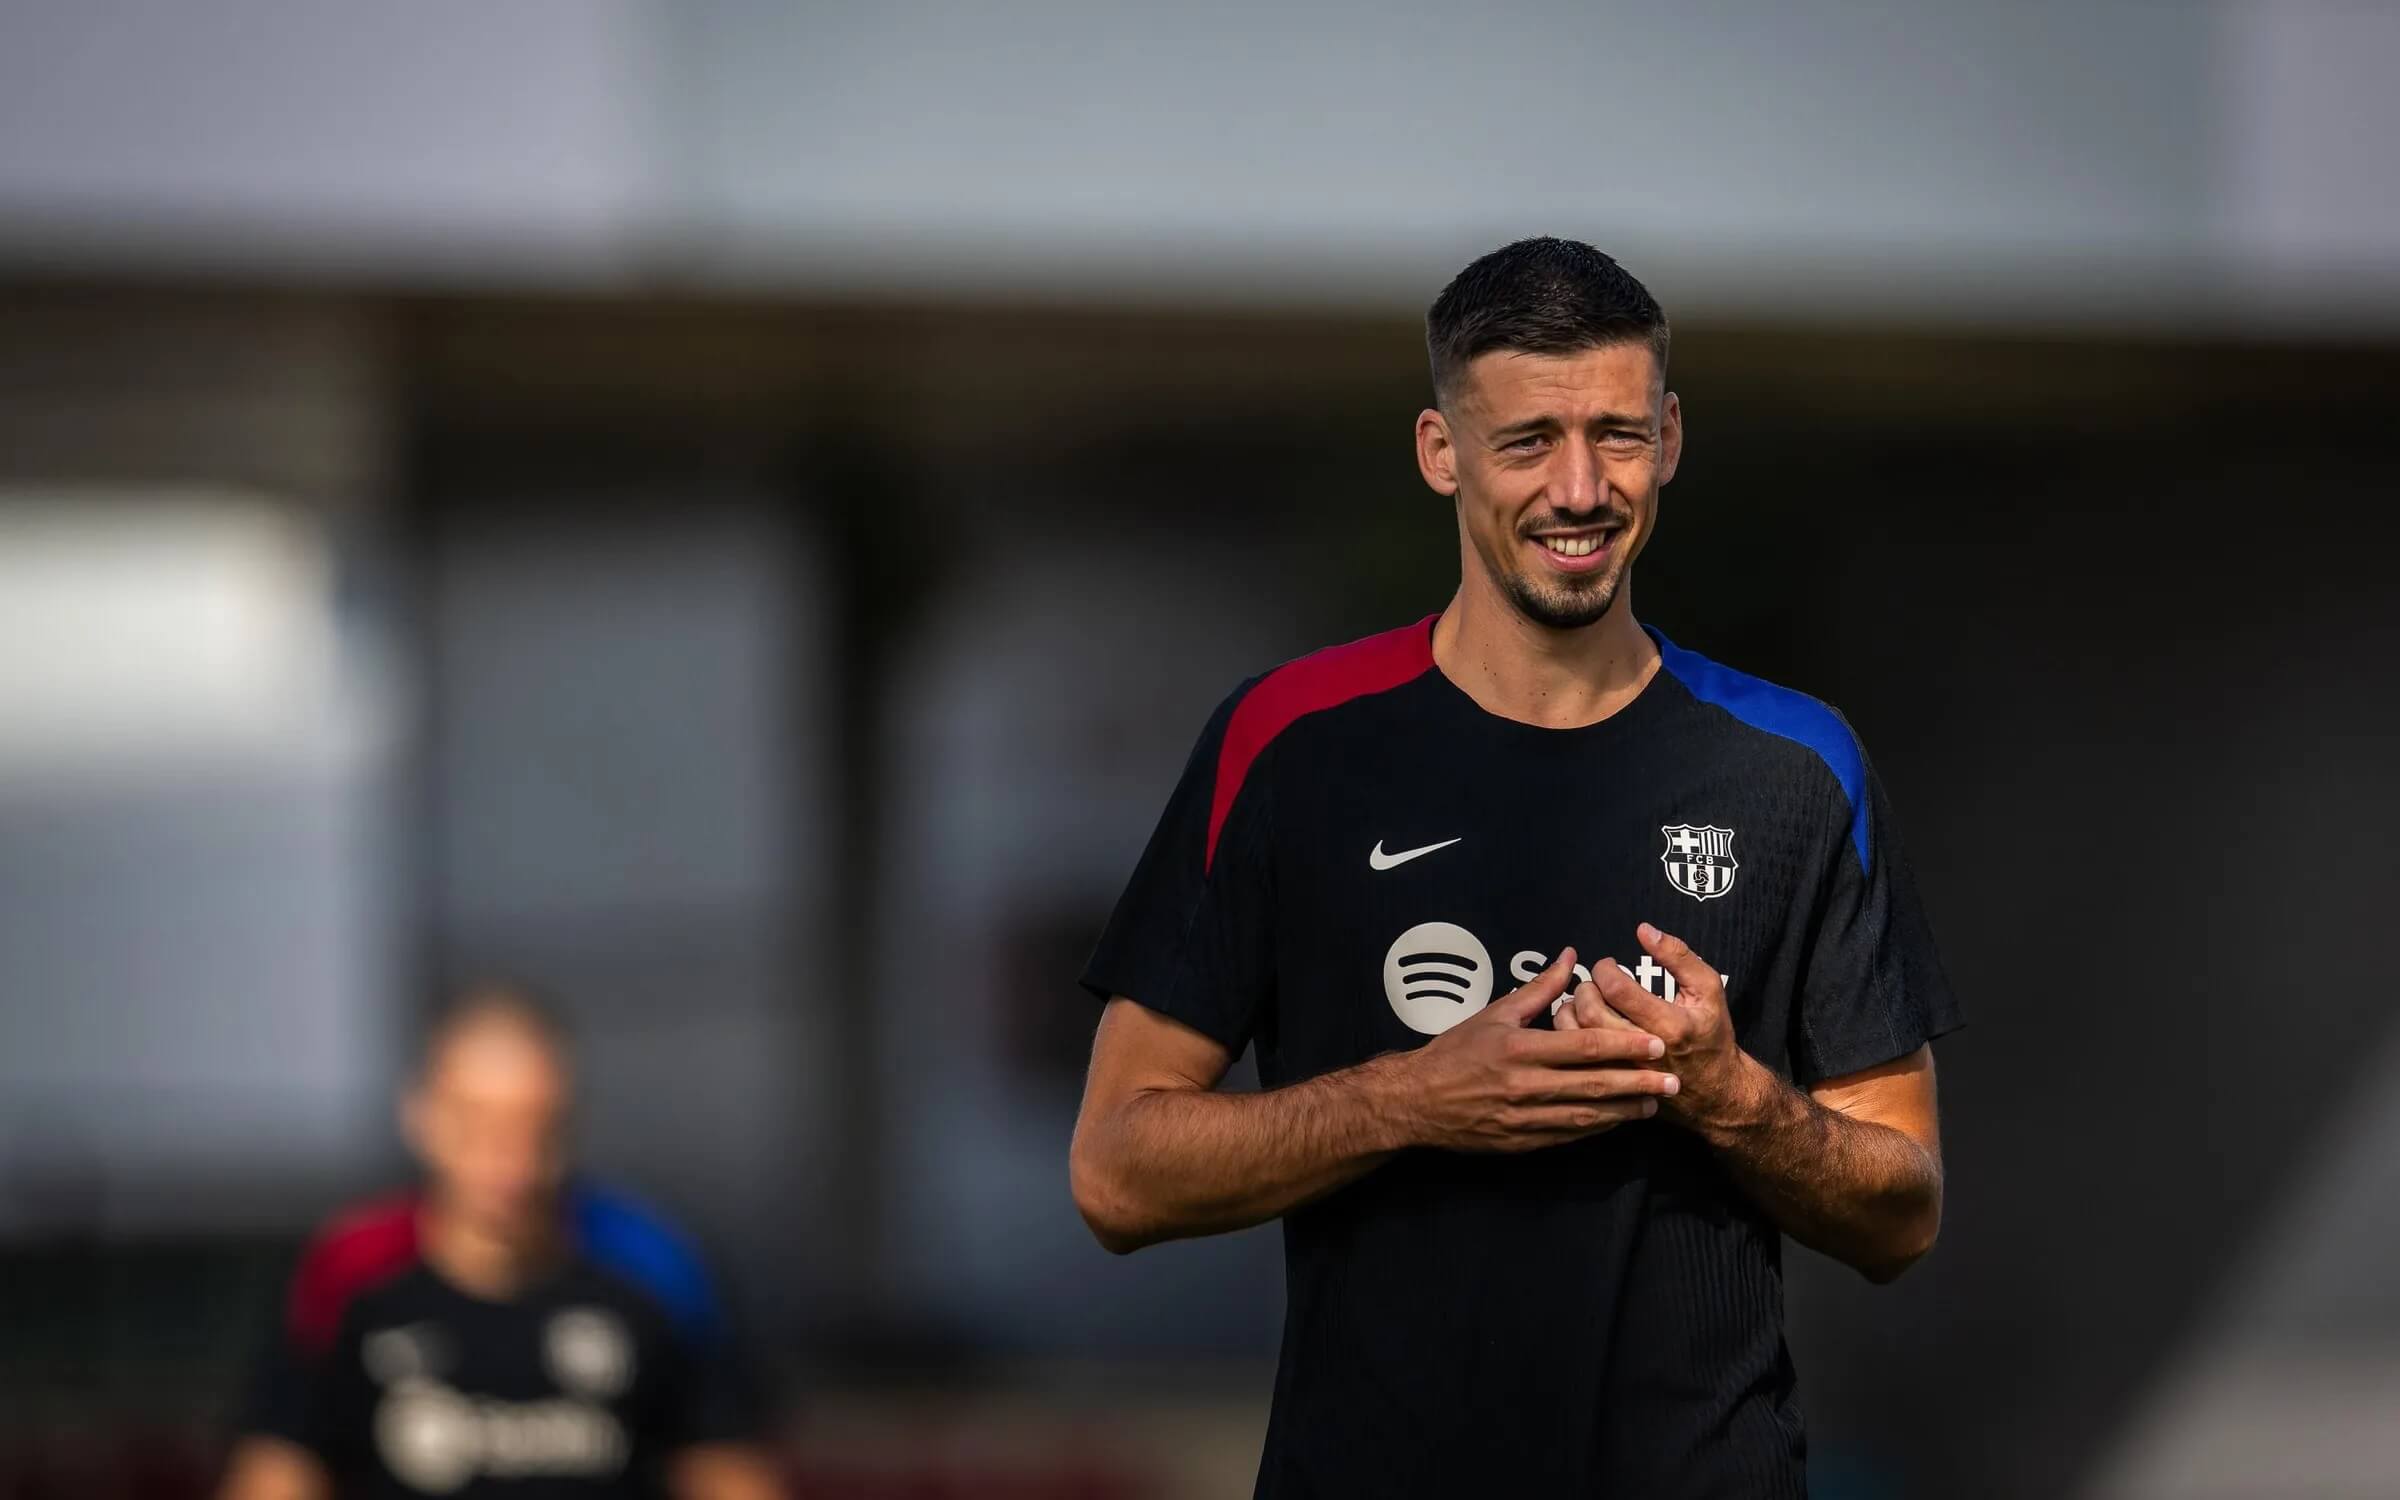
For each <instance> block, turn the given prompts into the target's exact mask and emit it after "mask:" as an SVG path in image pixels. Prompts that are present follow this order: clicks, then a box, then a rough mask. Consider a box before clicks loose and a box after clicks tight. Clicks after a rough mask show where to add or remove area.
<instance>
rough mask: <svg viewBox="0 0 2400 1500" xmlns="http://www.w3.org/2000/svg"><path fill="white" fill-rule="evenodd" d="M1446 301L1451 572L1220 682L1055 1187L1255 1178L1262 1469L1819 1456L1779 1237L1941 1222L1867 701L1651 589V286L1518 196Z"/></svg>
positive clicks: (1124, 908)
mask: <svg viewBox="0 0 2400 1500" xmlns="http://www.w3.org/2000/svg"><path fill="white" fill-rule="evenodd" d="M1427 343H1428V347H1429V352H1430V355H1431V362H1432V373H1433V385H1434V396H1435V402H1434V405H1433V406H1432V407H1431V408H1429V409H1428V410H1426V411H1424V412H1422V413H1420V414H1419V416H1418V418H1417V432H1416V437H1417V457H1418V461H1419V467H1420V470H1421V472H1422V473H1423V475H1424V478H1425V480H1426V482H1427V483H1428V484H1429V485H1430V486H1431V487H1432V488H1433V489H1434V490H1435V491H1436V492H1437V493H1439V494H1441V495H1444V496H1447V497H1449V498H1450V499H1451V501H1452V502H1453V513H1454V519H1455V523H1456V526H1457V532H1458V539H1459V555H1460V567H1461V577H1460V583H1459V588H1458V591H1457V593H1456V595H1455V596H1454V597H1453V598H1452V599H1451V601H1450V603H1449V605H1448V607H1447V608H1446V609H1445V610H1443V612H1442V613H1440V614H1439V615H1437V616H1432V617H1429V618H1427V619H1425V620H1423V621H1420V622H1419V623H1417V624H1414V625H1410V626H1406V627H1404V628H1402V629H1399V630H1395V631H1392V632H1389V633H1387V634H1385V635H1380V636H1375V637H1371V638H1369V639H1367V640H1363V641H1359V642H1355V643H1353V644H1351V645H1347V646H1341V647H1335V648H1332V649H1329V650H1326V651H1322V652H1319V653H1317V654H1315V655H1313V656H1308V657H1304V658H1302V659H1300V660H1298V661H1296V662H1292V663H1289V664H1287V665H1285V666H1283V667H1280V668H1278V669H1276V670H1274V671H1271V672H1268V673H1266V674H1265V675H1264V676H1262V677H1259V678H1254V679H1252V680H1251V681H1250V682H1247V683H1245V684H1243V685H1242V686H1241V687H1240V688H1238V689H1237V690H1236V691H1235V692H1234V693H1233V695H1232V696H1231V697H1230V698H1228V699H1227V700H1226V701H1225V703H1224V704H1223V705H1222V706H1221V707H1220V708H1219V709H1218V710H1217V712H1216V714H1215V715H1214V717H1213V718H1212V719H1211V721H1210V722H1209V724H1208V726H1207V728H1206V730H1205V731H1204V732H1203V734H1202V736H1201V739H1200V743H1199V746H1198V748H1197V749H1196V750H1195V751H1194V753H1193V755H1192V758H1191V761H1190V764H1189V766H1188V767H1187V768H1186V771H1185V773H1184V778H1183V781H1182V783H1181V785H1179V786H1178V787H1177V788H1176V790H1175V793H1174V795H1173V797H1172V799H1171V800H1170V801H1169V803H1168V806H1167V810H1166V812H1165V815H1164V816H1163V817H1162V819H1161V820H1160V823H1159V825H1158V828H1157V831H1156V833H1155V834H1154V835H1153V837H1152V839H1151V842H1150V844H1149V847H1148V849H1147V850H1146V851H1145V853H1144V854H1143V856H1142V858H1141V861H1140V864H1139V866H1138V867H1137V869H1136V870H1135V872H1134V875H1133V878H1132V881H1131V883H1130V885H1129V886H1128V888H1127V890H1126V892H1125V894H1124V896H1123V898H1122V900H1121V901H1120V903H1119V905H1118V907H1117V910H1116V913H1115V915H1114V916H1113V917H1112V919H1111V920H1110V923H1109V926H1108V928H1107V931H1106V933H1105V935H1104V936H1103V937H1102V939H1101V941H1100V944H1099V948H1098V950H1097V952H1096V953H1095V954H1094V956H1093V958H1092V960H1091V964H1090V967H1089V969H1088V970H1087V972H1086V974H1085V976H1084V983H1085V985H1086V987H1088V988H1089V989H1090V990H1092V991H1093V993H1094V994H1095V995H1097V996H1099V997H1101V998H1103V999H1105V1000H1106V1001H1107V1006H1106V1009H1105V1010H1104V1011H1103V1013H1102V1016H1101V1020H1100V1025H1099V1031H1098V1035H1097V1037H1096V1039H1095V1041H1094V1044H1093V1052H1092V1063H1091V1070H1090V1074H1089V1077H1088V1080H1087V1083H1086V1090H1085V1097H1084V1104H1083V1111H1082V1115H1081V1118H1080V1120H1079V1121H1078V1124H1077V1127H1076V1132H1075V1139H1074V1145H1073V1148H1072V1161H1071V1167H1072V1172H1071V1175H1072V1179H1073V1184H1074V1191H1075V1196H1076V1200H1077V1203H1078V1206H1079V1207H1080V1208H1081V1209H1082V1211H1083V1214H1084V1217H1085V1218H1086V1220H1087V1221H1088V1222H1089V1223H1090V1225H1091V1227H1092V1229H1093V1231H1094V1233H1095V1234H1096V1235H1097V1236H1098V1238H1099V1239H1100V1241H1101V1243H1102V1244H1104V1245H1105V1246H1107V1247H1108V1248H1110V1249H1113V1250H1117V1251H1127V1250H1132V1249H1135V1248H1137V1247H1140V1246H1143V1245H1147V1244H1151V1243H1154V1242H1156V1241H1160V1240H1167V1239H1173V1238H1177V1237H1180V1236H1188V1235H1200V1234H1214V1233H1221V1232H1224V1231H1227V1230H1234V1229H1240V1228H1244V1227H1246V1226H1249V1225H1253V1224H1257V1223H1260V1222H1262V1221H1265V1220H1267V1219H1271V1218H1276V1217H1281V1218H1282V1219H1283V1221H1284V1249H1285V1275H1286V1282H1287V1299H1286V1313H1285V1324H1284V1338H1283V1347H1282V1355H1281V1361H1280V1367H1279V1369H1278V1373H1277V1376H1276V1383H1275V1395H1274V1405H1273V1412H1272V1416H1271V1418H1270V1421H1269V1427H1268V1432H1267V1436H1266V1444H1265V1452H1264V1455H1263V1458H1262V1461H1261V1467H1260V1472H1259V1479H1258V1485H1257V1493H1258V1494H1260V1495H1262V1496H1276V1497H1285V1496H1301V1495H1308V1496H1349V1495H1373V1496H1377V1497H1387V1500H1388V1497H1400V1496H1420V1495H1421V1496H1428V1497H1431V1496H1441V1497H1445V1500H1448V1497H1454V1496H1459V1495H1520V1494H1555V1495H1642V1496H1651V1497H1680V1496H1727V1497H1732V1496H1739V1497H1745V1500H1763V1497H1775V1496H1793V1497H1797V1496H1801V1495H1804V1494H1805V1493H1806V1474H1805V1463H1804V1455H1805V1441H1804V1435H1803V1427H1802V1422H1801V1414H1800V1408H1799V1404H1798V1400H1797V1396H1796V1388H1795V1387H1796V1382H1795V1377H1794V1374H1793V1368H1792V1362H1791V1359H1790V1356H1789V1354H1788V1352H1787V1350H1786V1347H1785V1343H1784V1336H1783V1305H1782V1270H1781V1256H1782V1241H1781V1236H1782V1235H1784V1234H1788V1235H1790V1236H1792V1237H1793V1238H1795V1239H1798V1240H1799V1241H1801V1242H1802V1243H1804V1244H1807V1245H1810V1246H1812V1247H1814V1248H1816V1249H1818V1250H1821V1251H1823V1252H1825V1253H1827V1254H1829V1255H1832V1256H1834V1257H1836V1258H1838V1259H1840V1260H1842V1261H1844V1262H1847V1263H1848V1264H1850V1265H1852V1266H1854V1267H1856V1268H1857V1269H1858V1270H1859V1271H1861V1272H1862V1273H1864V1274H1865V1275H1866V1276H1868V1277H1869V1278H1871V1279H1874V1280H1877V1281H1884V1280H1888V1279H1890V1278H1891V1277H1894V1276H1897V1275H1898V1274H1899V1273H1900V1272H1901V1271H1902V1270H1903V1269H1905V1268H1906V1267H1907V1266H1908V1265H1909V1264H1910V1263H1911V1262H1913V1261H1914V1260H1916V1259H1917V1258H1918V1257H1919V1256H1921V1255H1923V1254H1924V1253H1925V1252H1926V1250H1927V1249H1929V1248H1930V1247H1931V1245H1932V1244H1933V1241H1934V1237H1935V1234H1936V1231H1937V1229H1938V1226H1939V1223H1940V1217H1941V1199H1942V1170H1941V1156H1940V1145H1939V1138H1938V1133H1937V1129H1936V1117H1935V1103H1934V1075H1933V1061H1932V1054H1931V1049H1930V1047H1929V1046H1928V1043H1930V1042H1931V1040H1932V1039H1933V1038H1935V1037H1936V1036H1938V1035H1940V1034H1942V1033H1943V1032H1945V1031H1947V1030H1949V1029H1951V1028H1952V1027H1954V1026H1955V1025H1957V1024H1958V1010H1957V1006H1956V1003H1955V1001H1954V1000H1953V998H1952V995H1951V993H1950V990H1949V987H1948V985H1947V982H1946V981H1945V979H1944V977H1943V974H1942V971H1941V967H1940V964H1939V962H1938V961H1937V958H1936V955H1935V952H1934V949H1933V942H1932V938H1931V935H1930V933H1929V930H1928V927H1927V923H1926V920H1925V917H1924V914H1923V912H1922V910H1921V908H1920V905H1919V902H1918V898H1917V893H1916V891H1915V888H1914V884H1913V881H1912V879H1911V877H1910V875H1909V873H1908V869H1907V866H1906V864H1905V863H1904V861H1903V860H1902V858H1901V856H1900V851H1899V848H1898V846H1897V844H1896V842H1895V840H1894V837H1893V832H1892V817H1891V811H1890V809H1889V807H1888V806H1887V805H1886V802H1885V799H1884V796H1883V793H1882V790H1881V787H1880V784H1879V783H1878V781H1877V779H1876V777H1875V776H1874V774H1873V772H1872V771H1871V770H1870V768H1869V767H1868V765H1867V762H1866V759H1865V756H1864V754H1863V753H1862V751H1861V750H1860V748H1859V745H1858V742H1857V740H1856V739H1855V737H1854V736H1853V735H1852V733H1851V731H1850V728H1849V725H1848V723H1847V722H1846V721H1844V720H1843V719H1842V718H1841V717H1840V716H1839V715H1837V714H1836V713H1834V711H1833V710H1831V709H1829V708H1827V707H1826V706H1825V705H1824V704H1822V703H1819V702H1817V701H1816V700H1814V699H1812V698H1808V697H1805V696H1804V695H1802V694H1799V693H1796V692H1793V691H1790V690H1788V689H1784V688H1780V687H1776V686H1774V685H1772V684H1769V683H1766V682H1763V681H1760V680H1759V679H1756V678H1753V677H1749V676H1746V675H1744V674H1742V673H1739V672H1736V671H1733V670H1732V669H1730V668H1727V667H1724V666H1720V665H1718V664H1717V663H1715V662H1712V661H1709V660H1708V659H1706V658H1704V657H1701V656H1699V655H1696V654H1694V653H1692V652H1689V651H1685V650H1682V649H1680V648H1679V647H1677V646H1676V645H1675V644H1674V643H1672V642H1671V641H1669V640H1668V639H1667V638H1666V637H1665V636H1663V635H1661V634H1659V633H1658V632H1656V631H1655V630H1646V629H1645V628H1644V627H1643V626H1641V625H1640V624H1638V623H1637V622H1636V620H1635V618H1634V615H1633V599H1632V572H1633V563H1634V560H1635V559H1636V557H1638V556H1639V555H1640V553H1641V551H1642V548H1643V547H1644V546H1645V545H1646V544H1647V543H1648V542H1649V540H1650V537H1651V533H1652V532H1653V531H1654V530H1655V529H1656V526H1657V523H1658V519H1659V495H1660V490H1661V488H1662V487H1663V486H1664V485H1665V484H1666V483H1667V481H1668V480H1670V479H1671V478H1672V477H1673V476H1674V473H1675V468H1676V464H1677V462H1678V460H1679V458H1680V455H1681V452H1682V448H1683V421H1682V412H1681V408H1680V404H1679V402H1678V401H1677V399H1676V397H1675V395H1674V394H1673V393H1672V392H1671V391H1669V390H1668V389H1667V385H1666V374H1667V347H1668V332H1667V322H1666V317H1665V315H1664V313H1663V312H1662V311H1661V309H1660V307H1659V305H1658V303H1657V302H1656V300H1655V299H1653V298H1652V297H1651V295H1650V293H1649V292H1648V291H1647V290H1646V289H1645V288H1644V287H1643V286H1642V285H1641V283H1640V282H1638V281H1637V280H1635V279H1634V278H1633V277H1632V276H1631V275H1629V274H1628V273H1626V272H1625V271H1624V270H1623V269H1622V268H1621V267H1620V266H1618V265H1617V263H1616V262H1615V261H1613V260H1611V259H1610V258H1609V257H1607V256H1605V255H1603V254H1601V253H1600V252H1598V251H1597V250H1594V249H1592V248H1591V247H1590V246H1588V245H1583V244H1579V243H1575V242H1572V241H1562V240H1529V241H1523V242H1520V243H1517V244H1514V245H1511V246H1508V247H1506V248H1504V249H1502V250H1499V251H1496V252H1494V253H1493V254H1491V255H1489V256H1486V257H1484V258H1483V259H1481V260H1478V261H1477V262H1475V263H1474V264H1473V265H1471V266H1469V267H1467V268H1466V269H1465V270H1464V271H1462V272H1461V273H1460V274H1459V275H1458V276H1457V278H1456V279H1454V280H1453V281H1452V282H1451V284H1450V285H1449V286H1448V287H1447V288H1446V289H1445V290H1444V291H1443V292H1442V294H1441V295H1440V297H1439V298H1438V299H1436V301H1435V302H1434V304H1433V306H1432V308H1431V310H1430V312H1429V314H1428V317H1427ZM1362 524H1377V523H1374V522H1371V521H1367V520H1365V519H1364V518H1362ZM1667 928H1674V929H1676V930H1677V931H1678V932H1679V933H1680V936H1678V935H1670V933H1669V932H1668V931H1666V930H1664V929H1667ZM1579 944H1581V945H1588V946H1584V947H1582V948H1581V951H1583V952H1590V953H1595V954H1598V953H1606V952H1607V951H1609V949H1611V948H1615V950H1616V951H1617V952H1622V953H1626V954H1628V956H1629V957H1632V958H1634V959H1636V960H1637V962H1635V963H1633V964H1632V965H1630V966H1626V965H1620V964H1619V963H1617V962H1616V961H1615V960H1614V959H1613V958H1609V957H1600V958H1597V959H1596V960H1595V961H1594V962H1593V963H1592V964H1591V965H1590V966H1589V968H1588V969H1587V968H1586V967H1585V966H1583V965H1582V964H1579V963H1578V962H1577V959H1576V955H1577V952H1578V951H1579V950H1578V946H1577V945H1579ZM1618 944H1624V945H1626V946H1624V947H1617V946H1616V945H1618ZM1503 968H1505V970H1506V971H1507V974H1508V975H1509V976H1510V977H1511V978H1513V979H1515V980H1517V981H1521V984H1520V985H1519V987H1518V988H1516V989H1514V990H1513V991H1510V992H1507V993H1505V994H1502V995H1500V996H1499V998H1497V999H1495V998H1494V995H1495V992H1496V990H1497V988H1498V986H1497V985H1496V984H1495V981H1496V979H1497V978H1498V976H1499V973H1500V971H1501V970H1502V969H1503ZM1253 1042H1255V1043H1256V1045H1257V1048H1258V1065H1259V1076H1260V1079H1261V1081H1262V1083H1263V1085H1264V1088H1263V1089H1262V1090H1261V1091H1259V1092H1255V1093H1229V1092H1225V1091H1222V1090H1220V1089H1218V1087H1217V1085H1218V1083H1219V1082H1220V1080H1221V1079H1222V1078H1223V1076H1224V1074H1225V1072H1226V1069H1227V1068H1228V1066H1229V1065H1230V1064H1231V1063H1232V1061H1233V1059H1234V1058H1235V1057H1236V1056H1238V1055H1239V1054H1240V1053H1241V1051H1242V1049H1243V1048H1244V1047H1245V1046H1248V1045H1250V1044H1252V1043H1253Z"/></svg>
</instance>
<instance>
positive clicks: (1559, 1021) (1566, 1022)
mask: <svg viewBox="0 0 2400 1500" xmlns="http://www.w3.org/2000/svg"><path fill="white" fill-rule="evenodd" d="M1551 1004H1552V1005H1553V1006H1555V1007H1556V1008H1555V1009H1553V1010H1552V1011H1551V1012H1550V1029H1551V1030H1552V1031H1580V1030H1582V1029H1583V1020H1582V1018H1581V1017H1580V1016H1578V1015H1576V1014H1575V999H1574V997H1573V996H1571V995H1570V996H1565V997H1562V998H1560V999H1558V1000H1554V1001H1552V1002H1551Z"/></svg>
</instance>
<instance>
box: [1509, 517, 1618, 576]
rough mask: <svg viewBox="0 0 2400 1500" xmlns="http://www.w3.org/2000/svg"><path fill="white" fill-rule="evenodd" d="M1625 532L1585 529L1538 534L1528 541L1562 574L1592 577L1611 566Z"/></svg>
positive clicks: (1607, 529)
mask: <svg viewBox="0 0 2400 1500" xmlns="http://www.w3.org/2000/svg"><path fill="white" fill-rule="evenodd" d="M1623 531H1624V528H1623V527H1621V526H1583V527H1577V528H1576V529H1574V530H1572V531H1542V532H1536V533H1534V534H1533V535H1532V536H1529V537H1527V538H1526V541H1528V542H1530V543H1531V544H1532V545H1533V546H1534V548H1535V549H1536V550H1538V551H1539V552H1540V553H1541V554H1542V557H1543V559H1544V560H1545V561H1546V562H1547V563H1548V564H1549V565H1550V566H1551V567H1552V568H1555V569H1557V570H1558V571H1559V572H1562V573H1589V572H1591V571H1593V570H1594V569H1597V568H1602V567H1606V566H1607V565H1608V561H1609V559H1610V558H1612V557H1614V556H1615V555H1616V550H1617V538H1618V537H1619V536H1620V535H1621V534H1622V533H1623Z"/></svg>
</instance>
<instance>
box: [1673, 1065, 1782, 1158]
mask: <svg viewBox="0 0 2400 1500" xmlns="http://www.w3.org/2000/svg"><path fill="white" fill-rule="evenodd" d="M1733 1056H1734V1062H1733V1066H1732V1067H1731V1068H1730V1069H1728V1070H1727V1076H1726V1080H1725V1083H1724V1085H1723V1086H1722V1087H1720V1088H1718V1089H1715V1090H1712V1091H1711V1094H1710V1096H1709V1097H1708V1098H1707V1099H1706V1100H1699V1099H1695V1100H1693V1101H1692V1102H1693V1103H1694V1104H1696V1105H1698V1106H1700V1107H1699V1108H1698V1109H1696V1110H1693V1111H1690V1119H1689V1123H1690V1124H1691V1125H1692V1127H1693V1128H1694V1129H1696V1130H1697V1131H1699V1133H1700V1134H1701V1135H1702V1136H1704V1137H1706V1138H1707V1140H1708V1143H1709V1144H1710V1145H1712V1146H1724V1145H1728V1144H1731V1143H1732V1142H1733V1141H1734V1140H1736V1139H1738V1138H1740V1137H1742V1136H1745V1135H1749V1134H1751V1133H1752V1132H1754V1131H1757V1130H1760V1129H1763V1128H1766V1127H1768V1126H1771V1125H1773V1124H1774V1123H1775V1119H1776V1116H1777V1114H1778V1112H1779V1108H1780V1106H1781V1105H1782V1104H1783V1102H1784V1095H1785V1094H1786V1093H1787V1092H1788V1091H1787V1090H1786V1089H1785V1088H1784V1086H1783V1080H1782V1079H1780V1078H1777V1077H1776V1076H1775V1074H1774V1072H1773V1071H1772V1070H1771V1069H1769V1068H1768V1067H1767V1065H1766V1064H1764V1063H1762V1062H1760V1061H1759V1060H1758V1059H1757V1058H1755V1057H1752V1056H1751V1055H1750V1054H1749V1053H1747V1052H1742V1051H1738V1050H1737V1051H1736V1052H1735V1053H1734V1055H1733Z"/></svg>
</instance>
